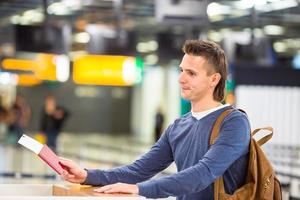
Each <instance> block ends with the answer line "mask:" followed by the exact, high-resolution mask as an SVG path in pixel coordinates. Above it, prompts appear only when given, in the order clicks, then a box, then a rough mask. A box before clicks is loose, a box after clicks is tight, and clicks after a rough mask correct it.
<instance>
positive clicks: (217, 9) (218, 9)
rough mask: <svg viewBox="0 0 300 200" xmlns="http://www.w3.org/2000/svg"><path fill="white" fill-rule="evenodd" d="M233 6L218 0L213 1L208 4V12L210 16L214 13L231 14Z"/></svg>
mask: <svg viewBox="0 0 300 200" xmlns="http://www.w3.org/2000/svg"><path fill="white" fill-rule="evenodd" d="M230 12H231V8H230V7H229V6H225V5H221V4H219V3H216V2H212V3H210V4H209V5H208V6H207V14H208V16H210V17H211V16H214V15H224V14H230Z"/></svg>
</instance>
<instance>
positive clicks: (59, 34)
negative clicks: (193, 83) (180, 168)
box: [0, 0, 300, 199]
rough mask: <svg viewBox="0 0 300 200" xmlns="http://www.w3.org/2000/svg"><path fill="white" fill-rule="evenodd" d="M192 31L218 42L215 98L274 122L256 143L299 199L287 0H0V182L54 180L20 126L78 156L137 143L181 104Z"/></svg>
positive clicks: (295, 68) (117, 158)
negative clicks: (267, 137) (222, 77)
mask: <svg viewBox="0 0 300 200" xmlns="http://www.w3.org/2000/svg"><path fill="white" fill-rule="evenodd" d="M197 38H201V39H209V40H212V41H215V42H217V43H219V44H220V45H221V46H222V47H223V48H224V49H225V51H226V53H227V56H228V58H229V77H228V81H227V95H226V103H229V104H232V105H235V106H236V107H238V108H241V109H243V110H245V111H246V112H247V113H248V115H249V119H250V122H251V126H252V128H253V129H254V128H257V127H263V126H272V127H274V136H273V138H272V140H271V141H270V142H268V143H267V144H265V145H264V150H265V152H266V153H267V154H268V157H269V158H270V160H271V162H272V163H273V165H274V167H275V170H276V172H277V174H278V177H279V179H280V181H281V183H282V186H283V188H284V199H300V140H299V134H300V133H299V129H298V126H297V121H298V120H299V119H300V1H299V0H220V1H212V0H164V1H162V0H26V1H22V0H1V1H0V105H1V108H0V183H24V182H28V183H56V182H60V183H61V182H62V181H61V180H60V178H59V177H57V176H56V175H55V174H54V172H53V171H52V170H51V169H49V168H48V166H46V165H45V164H44V163H43V162H41V161H40V160H39V159H38V158H37V157H35V156H34V155H33V154H32V152H29V151H28V150H27V149H24V148H23V147H20V145H18V144H17V140H18V138H19V137H20V136H21V135H22V134H23V133H26V134H27V135H29V136H31V137H34V138H35V139H37V140H39V141H40V142H42V143H47V144H48V145H49V146H50V147H52V149H53V150H55V151H56V153H57V154H59V155H60V156H62V157H68V158H71V159H74V160H75V161H77V162H79V163H80V164H81V165H82V166H83V167H86V168H103V169H105V168H111V167H114V166H120V165H124V164H129V163H131V162H132V161H134V160H135V159H137V158H138V157H139V156H140V155H142V154H143V153H145V152H147V150H148V149H149V148H150V147H151V146H152V145H153V144H154V143H155V141H156V140H157V139H158V138H159V136H160V134H161V133H162V132H163V130H164V129H165V128H166V127H167V126H168V125H169V124H170V123H172V122H173V121H174V120H175V119H176V118H178V117H180V116H181V115H183V114H184V113H186V112H189V110H190V103H189V102H187V101H185V100H183V99H181V98H180V89H179V85H178V83H177V79H178V74H179V69H178V65H179V63H180V60H181V58H182V56H183V54H182V52H181V47H182V45H183V43H184V41H185V40H186V39H197ZM298 123H299V122H298ZM175 171H176V167H175V166H174V165H171V166H170V167H169V168H168V169H167V170H165V171H164V172H162V173H161V174H159V175H158V176H164V175H166V174H170V173H174V172H175Z"/></svg>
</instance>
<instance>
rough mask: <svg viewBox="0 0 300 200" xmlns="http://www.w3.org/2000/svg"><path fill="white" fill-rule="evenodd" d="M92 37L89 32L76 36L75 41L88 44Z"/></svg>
mask: <svg viewBox="0 0 300 200" xmlns="http://www.w3.org/2000/svg"><path fill="white" fill-rule="evenodd" d="M90 39H91V37H90V34H88V33H87V32H81V33H76V34H75V36H74V41H75V42H77V43H83V44H85V43H88V42H89V41H90Z"/></svg>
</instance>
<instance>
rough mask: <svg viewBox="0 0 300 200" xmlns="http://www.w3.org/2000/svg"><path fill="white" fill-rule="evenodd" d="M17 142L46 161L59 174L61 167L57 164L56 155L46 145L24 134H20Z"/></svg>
mask: <svg viewBox="0 0 300 200" xmlns="http://www.w3.org/2000/svg"><path fill="white" fill-rule="evenodd" d="M18 143H19V144H21V145H23V146H24V147H26V148H28V149H29V150H31V151H33V152H34V153H35V154H37V155H38V156H39V157H40V158H41V159H42V160H43V161H44V162H45V163H47V164H48V165H49V166H50V167H51V168H52V169H53V170H54V171H56V172H57V173H58V174H59V175H61V174H62V171H63V168H62V166H61V165H60V164H59V158H58V156H57V155H56V154H55V153H54V152H53V151H52V150H51V149H50V148H49V147H48V146H47V145H43V144H41V143H40V142H38V141H37V140H35V139H33V138H31V137H29V136H27V135H25V134H24V135H22V137H21V138H20V139H19V141H18Z"/></svg>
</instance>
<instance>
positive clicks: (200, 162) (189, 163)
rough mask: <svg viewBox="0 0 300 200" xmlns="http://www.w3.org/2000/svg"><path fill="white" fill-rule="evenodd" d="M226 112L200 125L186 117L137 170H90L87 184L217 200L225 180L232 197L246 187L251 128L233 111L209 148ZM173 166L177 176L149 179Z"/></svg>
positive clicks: (190, 199) (189, 199)
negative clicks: (215, 191) (217, 184)
mask: <svg viewBox="0 0 300 200" xmlns="http://www.w3.org/2000/svg"><path fill="white" fill-rule="evenodd" d="M227 108H228V107H225V108H222V109H219V110H217V111H214V112H212V113H210V114H208V115H207V116H205V117H203V118H202V119H200V120H197V119H196V118H194V117H193V116H192V115H191V113H188V114H186V115H185V116H183V117H181V118H179V119H177V120H175V122H174V123H173V124H172V125H170V126H169V127H168V128H167V130H166V131H165V133H164V134H163V135H162V137H161V138H160V139H159V141H158V142H157V143H156V144H155V145H154V146H153V147H152V148H151V150H150V151H149V152H148V153H146V154H145V155H143V156H142V157H141V158H140V159H138V160H136V161H135V162H134V163H133V164H131V165H127V166H122V167H118V168H114V169H111V170H105V171H104V170H98V169H96V170H88V177H87V179H86V181H85V183H84V184H89V185H107V184H112V183H117V182H123V183H131V184H136V183H137V184H138V187H139V194H140V195H142V196H145V197H148V198H163V197H168V196H177V199H178V200H196V199H197V200H200V199H201V200H212V199H213V182H214V181H215V180H216V179H217V178H218V177H220V176H221V175H222V174H224V182H225V190H226V192H227V193H231V194H232V193H233V192H234V191H235V190H236V189H237V188H239V187H240V186H241V185H243V183H244V181H245V177H246V172H247V165H248V149H249V142H250V126H249V122H248V119H247V117H246V115H245V114H244V113H242V112H240V111H238V110H234V111H233V112H232V113H231V114H229V115H228V116H227V117H226V118H225V119H224V121H223V123H222V124H221V130H220V133H219V137H218V138H217V140H216V142H215V144H214V145H212V146H211V148H209V145H208V144H209V138H210V134H211V130H212V127H213V124H214V122H215V120H216V119H217V117H218V116H219V114H220V113H221V112H222V111H224V110H225V109H227ZM173 161H174V162H175V164H176V166H177V170H178V172H177V173H175V174H172V175H169V176H164V177H161V178H157V179H150V178H151V177H153V176H154V175H156V174H157V173H158V172H160V171H162V170H164V169H165V168H167V167H168V166H169V165H170V164H171V163H172V162H173ZM149 179H150V180H149Z"/></svg>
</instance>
